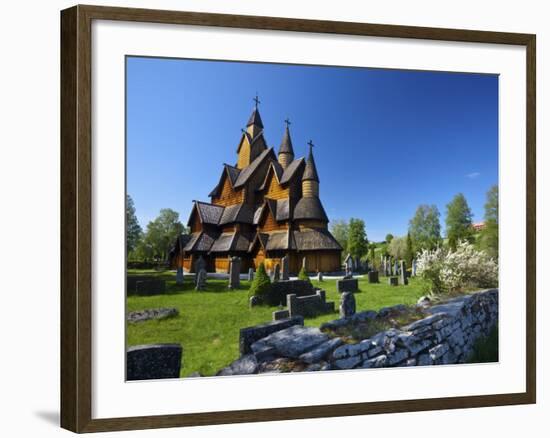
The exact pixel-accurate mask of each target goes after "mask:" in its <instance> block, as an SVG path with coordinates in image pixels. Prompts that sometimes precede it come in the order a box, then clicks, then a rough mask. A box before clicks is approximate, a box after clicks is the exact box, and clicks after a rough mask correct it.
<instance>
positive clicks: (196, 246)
mask: <svg viewBox="0 0 550 438" xmlns="http://www.w3.org/2000/svg"><path fill="white" fill-rule="evenodd" d="M216 238H217V233H213V232H207V231H200V232H197V233H193V234H192V235H191V239H189V242H187V245H185V248H184V251H196V252H208V251H210V248H212V245H213V244H214V241H215V240H216Z"/></svg>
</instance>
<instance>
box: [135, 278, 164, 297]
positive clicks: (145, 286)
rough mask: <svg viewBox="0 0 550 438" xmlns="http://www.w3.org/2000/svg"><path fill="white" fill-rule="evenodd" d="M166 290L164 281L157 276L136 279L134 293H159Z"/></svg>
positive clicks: (145, 294) (143, 294) (144, 294)
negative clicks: (147, 278)
mask: <svg viewBox="0 0 550 438" xmlns="http://www.w3.org/2000/svg"><path fill="white" fill-rule="evenodd" d="M165 291H166V281H165V280H159V279H157V278H154V279H151V280H141V281H136V295H140V296H149V295H159V294H163V293H164V292H165Z"/></svg>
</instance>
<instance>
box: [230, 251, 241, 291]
mask: <svg viewBox="0 0 550 438" xmlns="http://www.w3.org/2000/svg"><path fill="white" fill-rule="evenodd" d="M240 285H241V258H240V257H231V261H230V262H229V289H238V288H239V287H240Z"/></svg>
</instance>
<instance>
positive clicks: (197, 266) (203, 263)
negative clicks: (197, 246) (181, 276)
mask: <svg viewBox="0 0 550 438" xmlns="http://www.w3.org/2000/svg"><path fill="white" fill-rule="evenodd" d="M202 269H204V270H205V271H206V261H205V260H204V258H203V256H199V258H198V259H197V261H196V262H195V272H199V271H201V270H202Z"/></svg>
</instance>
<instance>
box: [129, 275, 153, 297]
mask: <svg viewBox="0 0 550 438" xmlns="http://www.w3.org/2000/svg"><path fill="white" fill-rule="evenodd" d="M155 279H156V278H155V277H153V276H151V275H129V276H127V277H126V292H127V293H128V295H134V294H135V293H136V283H137V282H138V281H146V280H155Z"/></svg>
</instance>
